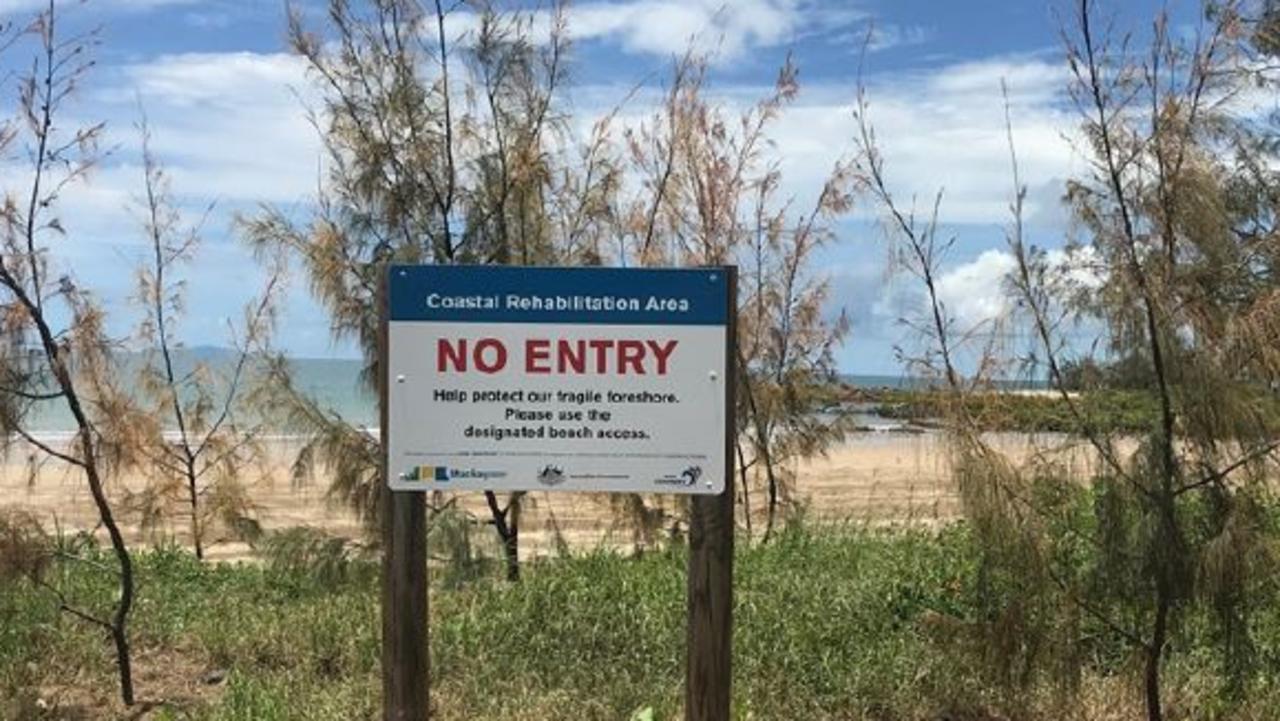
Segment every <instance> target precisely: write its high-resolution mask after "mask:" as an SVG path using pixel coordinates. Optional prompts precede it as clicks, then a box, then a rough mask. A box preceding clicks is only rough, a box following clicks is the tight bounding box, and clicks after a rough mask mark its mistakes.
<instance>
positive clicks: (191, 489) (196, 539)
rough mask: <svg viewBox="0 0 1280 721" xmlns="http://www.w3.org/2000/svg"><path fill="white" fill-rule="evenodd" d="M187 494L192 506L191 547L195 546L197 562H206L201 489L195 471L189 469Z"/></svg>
mask: <svg viewBox="0 0 1280 721" xmlns="http://www.w3.org/2000/svg"><path fill="white" fill-rule="evenodd" d="M187 494H188V497H189V502H190V504H191V545H193V546H195V550H196V560H197V561H203V560H204V543H203V542H202V539H201V538H200V536H201V535H202V534H203V533H204V531H203V530H202V529H201V528H200V489H199V487H198V485H197V483H196V474H195V469H193V468H191V467H189V466H188V468H187Z"/></svg>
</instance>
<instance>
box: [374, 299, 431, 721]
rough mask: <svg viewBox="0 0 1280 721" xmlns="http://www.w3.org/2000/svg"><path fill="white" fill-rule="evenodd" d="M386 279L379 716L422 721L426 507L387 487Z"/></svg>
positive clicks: (426, 692)
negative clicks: (380, 700) (380, 696)
mask: <svg viewBox="0 0 1280 721" xmlns="http://www.w3.org/2000/svg"><path fill="white" fill-rule="evenodd" d="M387 284H388V280H387V278H385V277H384V278H383V280H382V285H381V287H380V293H379V294H380V295H381V300H380V302H379V305H380V306H381V308H382V310H381V313H382V316H381V318H380V320H379V326H378V369H377V372H378V417H379V420H378V434H379V437H380V440H381V445H382V490H381V491H380V494H381V505H382V508H381V512H382V717H383V719H384V720H385V721H422V719H426V718H428V717H429V715H430V703H431V681H430V649H429V646H428V641H427V507H426V502H425V498H424V495H423V494H422V493H418V492H412V491H409V492H404V491H392V490H391V487H390V485H388V483H387V482H386V481H387V478H388V476H387V474H388V473H390V472H391V471H392V470H393V469H392V468H391V467H390V464H389V463H388V456H387V442H388V428H389V426H390V422H389V421H390V412H389V407H390V405H389V395H390V385H391V383H392V382H393V381H392V379H391V377H390V370H389V367H388V346H389V343H388V338H389V334H388V329H387V322H388V317H389V308H388V304H387Z"/></svg>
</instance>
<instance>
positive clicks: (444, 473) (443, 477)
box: [401, 466, 507, 483]
mask: <svg viewBox="0 0 1280 721" xmlns="http://www.w3.org/2000/svg"><path fill="white" fill-rule="evenodd" d="M506 477H507V472H506V471H487V470H482V469H479V468H450V467H449V466H414V467H413V468H411V469H410V470H409V472H408V473H405V474H403V475H402V476H401V480H404V481H419V482H422V483H430V482H435V483H449V482H450V481H462V480H468V481H487V480H490V479H494V478H506Z"/></svg>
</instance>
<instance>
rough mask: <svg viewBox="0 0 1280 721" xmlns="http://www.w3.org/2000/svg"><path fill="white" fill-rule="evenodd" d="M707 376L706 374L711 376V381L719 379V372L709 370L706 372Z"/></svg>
mask: <svg viewBox="0 0 1280 721" xmlns="http://www.w3.org/2000/svg"><path fill="white" fill-rule="evenodd" d="M707 376H708V377H709V378H711V380H713V381H718V380H720V374H719V373H717V372H716V371H711V372H710V373H708V374H707Z"/></svg>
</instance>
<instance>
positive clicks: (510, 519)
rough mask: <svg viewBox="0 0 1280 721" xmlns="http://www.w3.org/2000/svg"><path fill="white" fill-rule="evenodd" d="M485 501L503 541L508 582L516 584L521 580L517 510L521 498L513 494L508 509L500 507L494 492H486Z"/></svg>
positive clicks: (494, 525)
mask: <svg viewBox="0 0 1280 721" xmlns="http://www.w3.org/2000/svg"><path fill="white" fill-rule="evenodd" d="M484 498H485V501H486V502H488V504H489V514H490V515H491V516H492V518H493V527H494V530H496V531H497V532H498V538H499V539H500V540H501V541H502V553H503V557H504V558H505V560H506V564H507V580H508V581H510V582H512V583H516V582H518V581H519V580H520V516H519V514H518V513H517V512H516V510H515V504H516V502H517V501H518V498H519V496H518V495H517V494H512V496H511V497H510V499H509V500H508V502H507V507H506V508H502V507H500V506H499V505H498V496H497V495H496V494H495V493H494V492H493V491H485V492H484Z"/></svg>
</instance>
